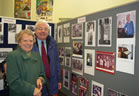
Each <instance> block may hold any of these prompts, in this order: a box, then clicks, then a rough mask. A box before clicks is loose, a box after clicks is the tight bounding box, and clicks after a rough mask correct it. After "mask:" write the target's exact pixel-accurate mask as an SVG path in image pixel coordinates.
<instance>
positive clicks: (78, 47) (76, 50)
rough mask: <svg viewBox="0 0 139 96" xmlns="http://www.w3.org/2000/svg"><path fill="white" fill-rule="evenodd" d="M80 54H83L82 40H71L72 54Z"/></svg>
mask: <svg viewBox="0 0 139 96" xmlns="http://www.w3.org/2000/svg"><path fill="white" fill-rule="evenodd" d="M82 55H83V42H82V41H73V52H72V56H76V57H82Z"/></svg>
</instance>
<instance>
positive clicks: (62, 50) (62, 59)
mask: <svg viewBox="0 0 139 96" xmlns="http://www.w3.org/2000/svg"><path fill="white" fill-rule="evenodd" d="M58 51H59V62H60V64H61V65H64V47H59V48H58Z"/></svg>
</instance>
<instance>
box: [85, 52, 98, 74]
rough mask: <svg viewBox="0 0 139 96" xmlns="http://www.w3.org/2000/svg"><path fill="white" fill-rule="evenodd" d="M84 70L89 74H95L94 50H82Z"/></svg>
mask: <svg viewBox="0 0 139 96" xmlns="http://www.w3.org/2000/svg"><path fill="white" fill-rule="evenodd" d="M84 54H85V56H84V72H85V73H87V74H90V75H94V74H95V56H96V55H95V50H90V49H85V50H84Z"/></svg>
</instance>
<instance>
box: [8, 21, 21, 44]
mask: <svg viewBox="0 0 139 96" xmlns="http://www.w3.org/2000/svg"><path fill="white" fill-rule="evenodd" d="M21 30H22V25H21V24H14V23H9V24H8V44H17V42H16V35H17V34H18V33H19V32H20V31H21Z"/></svg>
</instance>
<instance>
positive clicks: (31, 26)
mask: <svg viewBox="0 0 139 96" xmlns="http://www.w3.org/2000/svg"><path fill="white" fill-rule="evenodd" d="M26 29H29V30H31V31H32V32H34V31H35V25H26Z"/></svg>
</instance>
